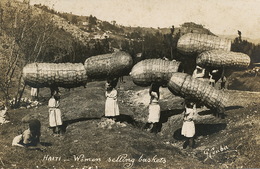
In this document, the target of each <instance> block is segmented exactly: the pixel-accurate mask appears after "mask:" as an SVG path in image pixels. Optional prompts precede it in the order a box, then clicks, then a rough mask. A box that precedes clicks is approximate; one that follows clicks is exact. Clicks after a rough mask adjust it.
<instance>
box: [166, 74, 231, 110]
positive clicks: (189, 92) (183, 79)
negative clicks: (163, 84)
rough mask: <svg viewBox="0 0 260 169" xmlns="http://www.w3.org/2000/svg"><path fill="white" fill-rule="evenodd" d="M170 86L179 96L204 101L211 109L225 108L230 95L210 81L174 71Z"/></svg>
mask: <svg viewBox="0 0 260 169" xmlns="http://www.w3.org/2000/svg"><path fill="white" fill-rule="evenodd" d="M168 88H169V90H170V91H171V92H172V93H173V94H175V95H177V96H181V97H183V98H189V99H192V100H197V101H200V102H203V103H204V104H205V105H206V106H207V107H208V108H211V109H216V110H221V109H224V108H225V105H226V102H227V101H228V95H226V94H225V92H224V91H222V90H216V89H215V88H214V87H212V86H210V85H209V84H208V83H206V82H204V81H200V80H198V79H196V78H192V77H191V76H190V75H188V74H186V73H178V72H177V73H174V74H173V75H172V77H171V79H170V81H169V83H168Z"/></svg>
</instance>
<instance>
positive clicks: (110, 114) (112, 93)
mask: <svg viewBox="0 0 260 169" xmlns="http://www.w3.org/2000/svg"><path fill="white" fill-rule="evenodd" d="M105 96H106V103H105V117H107V118H111V119H113V120H115V119H116V117H118V116H119V115H120V113H119V107H118V103H117V90H116V89H115V88H114V85H111V83H109V82H107V83H106V93H105Z"/></svg>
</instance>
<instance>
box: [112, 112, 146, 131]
mask: <svg viewBox="0 0 260 169" xmlns="http://www.w3.org/2000/svg"><path fill="white" fill-rule="evenodd" d="M116 121H118V122H120V123H123V122H126V123H128V124H131V125H132V126H133V127H135V128H139V129H142V128H143V127H144V125H145V123H144V122H142V121H136V120H134V119H133V117H132V116H129V115H126V114H120V115H119V116H118V117H117V120H116Z"/></svg>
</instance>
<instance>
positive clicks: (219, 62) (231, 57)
mask: <svg viewBox="0 0 260 169" xmlns="http://www.w3.org/2000/svg"><path fill="white" fill-rule="evenodd" d="M196 63H197V65H199V66H202V67H236V68H247V67H248V66H249V64H250V57H249V56H248V55H246V54H244V53H238V52H230V51H223V50H210V51H205V52H203V53H201V54H200V55H199V56H198V57H197V60H196Z"/></svg>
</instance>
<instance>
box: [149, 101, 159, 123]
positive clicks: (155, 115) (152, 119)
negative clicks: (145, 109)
mask: <svg viewBox="0 0 260 169" xmlns="http://www.w3.org/2000/svg"><path fill="white" fill-rule="evenodd" d="M160 111H161V110H160V105H159V104H150V105H149V115H148V120H147V121H148V123H157V122H159V120H160Z"/></svg>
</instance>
